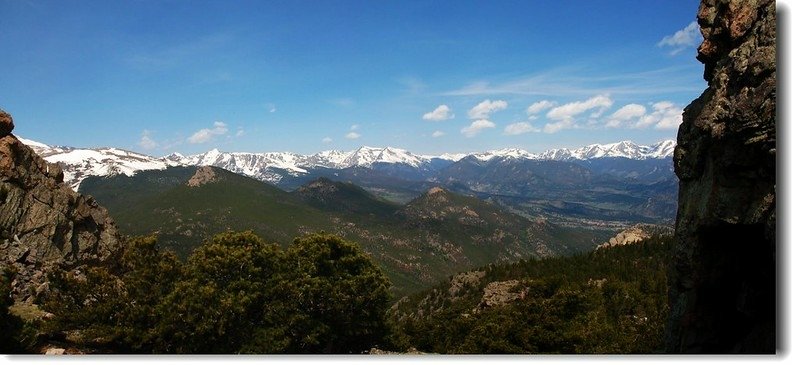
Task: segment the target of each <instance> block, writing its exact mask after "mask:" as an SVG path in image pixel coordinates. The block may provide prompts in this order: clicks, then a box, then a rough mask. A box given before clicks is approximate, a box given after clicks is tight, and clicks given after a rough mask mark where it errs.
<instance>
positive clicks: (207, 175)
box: [186, 166, 216, 187]
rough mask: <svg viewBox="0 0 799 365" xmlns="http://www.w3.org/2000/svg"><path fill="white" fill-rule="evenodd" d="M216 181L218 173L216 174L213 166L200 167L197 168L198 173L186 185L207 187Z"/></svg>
mask: <svg viewBox="0 0 799 365" xmlns="http://www.w3.org/2000/svg"><path fill="white" fill-rule="evenodd" d="M214 181H216V173H215V172H214V168H213V167H211V166H200V167H198V168H197V172H195V173H194V175H193V176H192V177H191V178H190V179H189V182H188V183H186V185H188V186H191V187H198V186H200V185H205V184H208V183H212V182H214Z"/></svg>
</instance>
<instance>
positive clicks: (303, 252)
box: [281, 233, 389, 353]
mask: <svg viewBox="0 0 799 365" xmlns="http://www.w3.org/2000/svg"><path fill="white" fill-rule="evenodd" d="M286 262H287V265H288V267H289V270H288V271H289V273H291V276H288V277H287V278H286V279H287V280H284V281H283V282H282V286H281V288H282V289H284V290H285V293H286V295H287V299H288V300H289V302H290V303H294V304H295V305H296V308H297V309H300V311H299V312H298V313H295V314H294V315H293V316H292V317H291V325H290V326H289V327H290V328H291V338H292V343H291V346H290V348H289V351H290V352H296V353H359V352H363V351H367V350H369V349H370V348H371V347H374V346H380V345H382V342H383V341H384V340H385V337H386V336H387V334H388V328H387V326H386V318H385V313H386V310H387V309H388V303H389V292H388V288H389V282H388V279H386V277H385V275H384V274H383V273H382V272H381V271H380V269H379V268H378V267H377V266H376V265H375V264H374V263H373V262H372V261H371V260H370V259H369V257H368V256H366V255H365V254H364V253H363V252H362V251H361V250H360V249H359V248H358V246H356V245H355V244H353V243H351V242H347V241H344V240H342V239H341V238H339V237H337V236H334V235H330V234H322V233H318V234H311V235H307V236H305V237H301V238H297V239H295V240H294V242H293V243H292V244H291V245H290V246H289V248H288V250H287V261H286Z"/></svg>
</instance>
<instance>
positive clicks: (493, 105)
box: [469, 99, 508, 119]
mask: <svg viewBox="0 0 799 365" xmlns="http://www.w3.org/2000/svg"><path fill="white" fill-rule="evenodd" d="M507 107H508V102H507V101H505V100H493V101H492V100H489V99H486V100H483V101H481V102H480V103H479V104H477V105H475V106H474V107H472V109H471V110H469V119H485V118H488V116H489V115H490V114H491V113H494V112H497V111H500V110H503V109H505V108H507Z"/></svg>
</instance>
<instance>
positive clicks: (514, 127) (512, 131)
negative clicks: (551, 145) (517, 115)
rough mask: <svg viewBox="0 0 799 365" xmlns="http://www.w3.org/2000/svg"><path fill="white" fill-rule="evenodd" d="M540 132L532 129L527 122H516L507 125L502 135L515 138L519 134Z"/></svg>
mask: <svg viewBox="0 0 799 365" xmlns="http://www.w3.org/2000/svg"><path fill="white" fill-rule="evenodd" d="M539 131H540V130H539V129H537V128H535V127H533V126H532V125H531V124H530V123H528V122H518V123H513V124H509V125H507V126H506V127H505V132H504V133H503V134H505V135H507V136H517V135H520V134H525V133H530V132H539Z"/></svg>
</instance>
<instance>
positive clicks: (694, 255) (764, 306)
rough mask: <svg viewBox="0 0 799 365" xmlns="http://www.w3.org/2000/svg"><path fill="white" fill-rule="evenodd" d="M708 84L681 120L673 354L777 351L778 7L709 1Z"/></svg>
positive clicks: (705, 13)
mask: <svg viewBox="0 0 799 365" xmlns="http://www.w3.org/2000/svg"><path fill="white" fill-rule="evenodd" d="M698 22H699V26H700V29H701V31H702V35H703V37H704V42H703V43H702V44H701V46H700V47H699V49H698V51H699V55H698V56H697V58H698V59H699V60H700V61H701V62H702V63H704V64H705V73H704V77H705V79H706V80H707V82H708V88H707V89H706V90H705V91H704V92H703V93H702V95H701V96H700V97H699V98H698V99H696V100H694V101H693V102H692V103H691V104H690V105H689V106H688V107H687V108H686V109H685V112H684V114H683V123H682V125H681V126H680V130H679V135H678V139H677V147H676V149H675V152H674V167H675V172H676V173H677V176H678V177H679V179H680V194H679V209H678V214H677V221H676V233H675V234H676V239H677V248H676V257H675V259H674V262H675V265H674V267H673V270H672V275H671V278H670V293H669V297H670V299H669V300H670V304H671V310H672V312H671V316H670V320H669V324H668V328H667V350H668V351H670V352H688V353H773V352H774V351H775V348H776V340H775V338H776V329H775V328H776V327H775V312H776V309H775V305H776V300H775V296H776V295H775V293H776V291H775V286H776V275H775V272H776V264H775V262H776V260H775V257H776V245H775V242H776V237H775V232H776V224H777V223H776V155H777V152H776V151H777V136H776V123H775V120H776V102H777V101H776V84H777V74H776V51H777V49H776V47H777V45H776V4H775V2H774V1H773V0H702V3H701V5H700V7H699V13H698Z"/></svg>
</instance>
